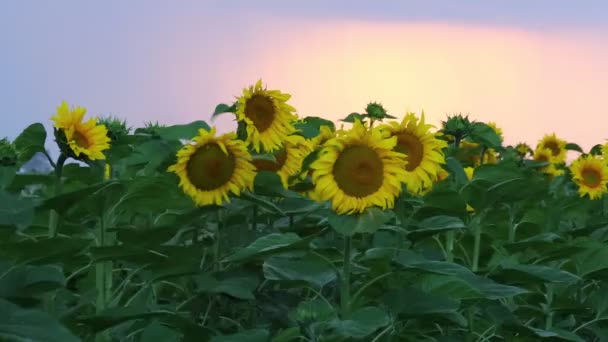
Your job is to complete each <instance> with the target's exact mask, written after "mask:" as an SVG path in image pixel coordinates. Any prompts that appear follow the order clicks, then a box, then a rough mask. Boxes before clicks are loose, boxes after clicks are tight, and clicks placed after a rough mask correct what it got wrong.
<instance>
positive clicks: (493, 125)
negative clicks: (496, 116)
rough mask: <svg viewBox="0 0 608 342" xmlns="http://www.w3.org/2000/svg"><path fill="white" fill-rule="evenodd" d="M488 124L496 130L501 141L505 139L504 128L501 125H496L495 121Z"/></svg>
mask: <svg viewBox="0 0 608 342" xmlns="http://www.w3.org/2000/svg"><path fill="white" fill-rule="evenodd" d="M488 126H490V128H492V129H493V130H494V132H495V133H496V135H498V137H499V138H500V141H503V140H504V137H503V136H502V129H501V128H500V127H498V126H496V123H495V122H488Z"/></svg>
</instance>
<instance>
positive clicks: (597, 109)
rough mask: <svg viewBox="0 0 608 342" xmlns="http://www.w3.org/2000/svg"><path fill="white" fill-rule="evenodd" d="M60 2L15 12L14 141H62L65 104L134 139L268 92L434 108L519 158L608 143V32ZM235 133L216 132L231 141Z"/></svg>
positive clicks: (316, 103) (0, 32) (9, 64)
mask: <svg viewBox="0 0 608 342" xmlns="http://www.w3.org/2000/svg"><path fill="white" fill-rule="evenodd" d="M60 3H61V4H63V5H61V6H60V5H58V3H55V2H53V3H52V4H51V3H40V4H38V5H37V6H32V5H30V6H27V5H26V4H25V3H21V2H11V3H10V4H11V5H9V6H8V8H5V9H2V8H1V6H0V44H2V47H3V53H2V56H0V72H1V73H2V75H3V77H2V78H0V102H2V103H3V106H4V109H3V112H5V113H9V114H10V115H9V114H0V136H5V135H7V136H9V137H13V138H14V137H15V135H16V134H18V132H19V131H20V130H21V129H23V128H24V127H26V126H27V125H28V124H30V123H31V122H35V121H38V122H43V123H45V124H46V125H47V127H49V128H50V122H49V118H50V116H51V115H52V114H53V112H54V110H55V108H56V107H57V106H58V105H59V104H60V103H61V100H64V99H65V100H67V101H68V102H69V103H70V104H74V105H81V106H85V107H87V108H88V109H89V113H91V114H93V115H95V114H100V113H101V114H115V115H118V116H121V117H124V118H126V119H127V120H128V121H129V122H130V123H131V125H133V126H139V125H141V124H142V123H143V122H144V121H156V120H158V121H159V122H161V123H166V124H176V123H185V122H190V121H193V120H200V119H203V120H208V119H209V118H210V114H211V112H212V111H213V109H214V107H215V105H216V104H217V103H219V102H230V101H232V100H233V99H234V97H235V96H238V95H240V93H241V91H242V89H243V88H244V87H246V86H248V85H250V84H253V83H255V81H256V80H257V79H258V78H262V79H263V81H264V82H265V83H266V84H267V85H268V87H269V88H272V89H281V90H282V91H284V92H288V93H291V94H292V95H293V98H292V100H291V104H292V105H293V106H295V107H296V108H297V109H298V110H299V113H300V114H301V115H303V116H306V115H316V116H323V117H326V118H331V119H338V118H341V117H344V116H345V115H347V114H348V113H351V112H353V111H361V110H363V108H364V107H365V105H366V104H367V103H368V102H369V101H380V102H381V103H383V104H384V105H385V107H386V108H388V110H389V112H390V113H391V114H394V115H402V114H403V113H404V112H405V111H406V110H411V111H416V112H418V113H419V112H420V110H422V109H424V110H425V112H426V115H427V118H428V121H430V122H431V123H433V124H436V125H438V124H439V122H440V120H442V119H444V118H445V115H446V114H447V113H454V112H462V113H469V114H470V116H471V117H472V118H473V119H477V120H481V121H495V122H496V123H497V124H498V125H499V127H501V128H502V129H503V131H504V134H505V136H506V143H507V144H514V143H517V142H519V141H526V142H528V143H531V144H536V142H537V141H538V140H539V139H540V138H541V137H542V135H543V134H544V133H550V132H555V133H557V134H558V135H559V136H560V137H562V138H564V139H566V140H568V141H572V142H577V143H579V144H580V145H582V146H583V147H584V148H585V149H589V148H590V147H591V146H593V145H594V144H596V143H603V142H604V141H605V139H606V138H608V134H606V133H605V132H606V131H608V121H607V120H603V118H604V115H605V108H606V106H605V101H604V98H605V97H606V96H605V95H604V89H605V86H604V84H605V81H606V80H607V79H608V38H607V37H608V35H607V34H606V31H607V30H608V29H607V28H605V27H601V26H597V25H596V26H597V27H595V28H594V26H580V25H579V26H577V25H574V26H568V27H566V26H564V27H562V26H560V25H558V24H555V25H553V24H552V26H551V27H550V28H543V29H538V28H532V27H529V25H528V26H526V25H519V26H518V25H507V24H504V23H502V24H492V23H491V22H492V20H491V17H489V16H487V15H484V18H486V19H485V20H483V21H481V22H476V21H468V22H467V21H466V20H462V21H458V20H452V19H445V20H439V19H437V21H434V20H430V19H424V20H415V21H413V20H408V19H407V18H405V19H378V18H373V17H357V16H353V17H350V18H347V17H348V16H344V17H340V16H337V15H336V13H338V14H339V13H342V12H341V11H338V9H334V12H332V13H333V14H332V13H329V14H328V15H326V16H320V15H319V16H318V17H316V16H315V15H312V14H310V13H309V14H306V15H301V16H298V13H296V12H294V11H293V10H290V11H288V8H286V7H284V8H283V9H282V10H283V12H281V11H278V10H277V11H274V12H270V13H266V12H268V10H269V9H271V8H273V7H272V6H270V5H269V4H268V1H266V2H265V3H264V4H265V5H264V6H266V7H263V6H262V5H260V6H262V7H260V9H258V10H256V11H251V10H248V9H247V8H244V9H243V8H240V7H238V6H236V5H234V6H233V8H232V7H231V8H220V7H218V8H215V7H213V6H211V5H209V3H207V2H184V4H182V6H170V5H167V3H164V2H162V1H157V2H156V5H149V3H148V2H145V1H140V2H136V1H134V2H129V3H126V2H123V1H113V2H108V3H106V2H104V3H101V2H100V3H86V4H85V3H82V2H79V1H71V2H68V1H64V2H60ZM275 3H278V2H276V1H275ZM316 3H317V5H318V6H321V5H320V4H321V2H319V1H317V2H316ZM387 3H388V2H387ZM393 3H396V2H393ZM217 4H219V2H218V3H215V5H217ZM221 4H226V3H224V2H221ZM357 4H359V6H363V5H362V4H363V2H361V1H360V2H357ZM547 4H548V2H547ZM215 5H214V6H215ZM3 6H6V4H5V5H3ZM218 6H219V5H218ZM249 6H250V7H252V6H253V5H251V4H250V5H249ZM269 6H270V7H269ZM345 6H346V5H345ZM521 6H523V5H522V4H521V3H520V7H521ZM228 7H230V6H228ZM253 7H256V6H253ZM256 8H257V7H256ZM576 9H578V10H579V12H580V11H582V9H584V8H583V7H580V6H579V7H576ZM315 10H319V11H320V9H315ZM519 10H521V8H520V9H519ZM536 10H537V11H541V10H542V11H541V12H539V13H545V14H547V15H549V14H550V13H549V12H546V11H544V10H543V9H542V8H537V9H536ZM310 11H312V10H309V12H310ZM336 11H337V12H336ZM437 11H439V10H437ZM496 11H497V10H496ZM496 11H494V12H488V13H494V14H496V13H495V12H496ZM565 11H566V10H565V9H562V11H561V12H560V13H562V12H564V13H562V14H563V15H566V14H568V13H566V12H565ZM583 12H584V13H583V14H584V15H586V16H590V15H592V14H593V13H598V12H597V11H591V9H589V8H587V9H586V10H585V11H583ZM286 13H288V14H289V15H287V14H286ZM311 13H312V12H311ZM315 13H316V12H315ZM319 13H321V12H319ZM467 13H468V12H467ZM535 13H536V12H535ZM551 13H553V12H551ZM512 14H513V13H512ZM579 14H580V13H579ZM332 15H334V16H333V17H332ZM479 15H481V14H479ZM3 16H4V17H3ZM512 17H513V18H518V16H515V15H514V14H513V16H512ZM530 18H532V17H530ZM530 18H528V19H529V20H528V21H530V20H532V19H530ZM534 18H536V17H534ZM560 18H561V17H555V18H553V19H554V22H555V23H561V22H562V21H561V19H560ZM229 19H232V20H229ZM545 19H546V18H545ZM578 19H579V21H584V19H585V17H580V18H578ZM596 19H597V18H596ZM595 23H597V20H596V22H595ZM230 121H231V118H230V117H221V118H220V119H218V120H217V121H216V122H215V123H216V124H217V125H218V126H219V129H220V130H223V131H225V130H227V129H229V128H230V127H233V126H232V125H231V122H230ZM49 143H50V142H49Z"/></svg>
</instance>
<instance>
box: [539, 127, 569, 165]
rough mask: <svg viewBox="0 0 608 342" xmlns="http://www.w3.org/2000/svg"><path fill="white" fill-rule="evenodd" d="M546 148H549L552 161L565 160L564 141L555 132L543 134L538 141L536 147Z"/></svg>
mask: <svg viewBox="0 0 608 342" xmlns="http://www.w3.org/2000/svg"><path fill="white" fill-rule="evenodd" d="M544 148H548V149H549V150H551V155H552V161H553V162H554V163H558V164H559V163H563V162H565V161H566V154H567V153H568V151H567V150H566V141H565V140H562V139H560V138H558V137H557V136H556V135H555V133H552V134H545V136H543V138H542V139H541V140H540V141H539V142H538V145H537V146H536V149H537V150H538V149H544Z"/></svg>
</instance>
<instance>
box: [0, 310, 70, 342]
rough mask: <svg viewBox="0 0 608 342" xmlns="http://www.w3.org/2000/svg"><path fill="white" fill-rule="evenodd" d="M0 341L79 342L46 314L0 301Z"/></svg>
mask: <svg viewBox="0 0 608 342" xmlns="http://www.w3.org/2000/svg"><path fill="white" fill-rule="evenodd" d="M0 340H3V341H23V342H25V341H28V342H48V341H61V342H79V341H80V339H79V338H77V337H76V336H74V335H73V334H72V333H71V332H70V331H69V330H68V329H66V328H65V327H64V326H63V325H61V324H60V323H59V322H58V321H57V320H56V319H55V318H53V317H51V316H50V315H49V314H47V313H46V312H42V311H38V310H32V309H22V308H20V307H18V306H17V305H15V304H13V303H11V302H7V301H6V300H4V299H0Z"/></svg>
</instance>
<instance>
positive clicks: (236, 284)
mask: <svg viewBox="0 0 608 342" xmlns="http://www.w3.org/2000/svg"><path fill="white" fill-rule="evenodd" d="M195 281H196V283H197V286H198V291H201V292H205V293H224V294H227V295H229V296H232V297H235V298H239V299H245V300H254V299H255V297H254V295H253V292H254V291H255V289H256V288H257V287H258V285H259V283H260V280H259V279H258V277H257V276H256V275H253V274H227V275H222V277H221V278H219V279H216V277H212V276H211V275H207V274H206V275H202V276H198V277H196V278H195Z"/></svg>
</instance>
